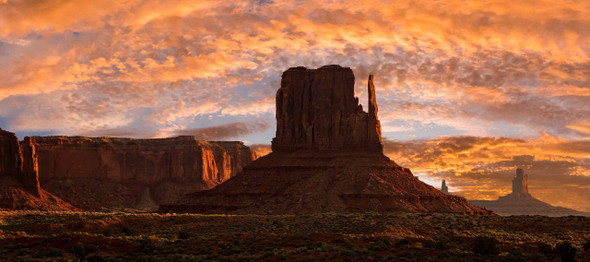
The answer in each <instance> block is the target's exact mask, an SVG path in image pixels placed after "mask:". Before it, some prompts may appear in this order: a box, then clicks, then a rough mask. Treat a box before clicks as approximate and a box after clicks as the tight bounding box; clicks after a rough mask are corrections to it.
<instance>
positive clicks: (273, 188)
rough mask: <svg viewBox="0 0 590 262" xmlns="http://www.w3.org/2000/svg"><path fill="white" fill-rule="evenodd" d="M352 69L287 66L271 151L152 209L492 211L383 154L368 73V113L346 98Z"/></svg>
mask: <svg viewBox="0 0 590 262" xmlns="http://www.w3.org/2000/svg"><path fill="white" fill-rule="evenodd" d="M354 83H355V78H354V74H353V72H352V70H351V69H350V68H346V67H340V66H338V65H329V66H323V67H321V68H319V69H307V68H305V67H296V68H290V69H288V70H287V71H285V72H284V73H283V75H282V81H281V88H280V89H279V90H278V91H277V94H276V120H277V130H276V137H275V138H274V139H273V140H272V153H270V154H268V155H266V156H264V157H261V158H259V159H257V160H256V161H254V162H252V163H250V164H249V165H247V166H246V167H244V169H243V170H242V172H241V173H239V174H237V175H236V176H235V177H232V178H231V179H229V180H227V181H226V182H224V183H222V184H220V185H218V186H217V187H215V188H213V189H210V190H205V191H199V192H195V193H190V194H187V195H185V196H184V197H183V198H182V199H181V200H180V201H178V202H177V203H175V204H172V205H161V206H160V209H159V211H160V212H194V213H234V214H308V213H321V212H367V211H376V212H396V211H404V212H444V213H464V214H492V212H491V211H488V210H486V209H484V208H481V207H477V206H474V205H472V204H470V203H468V202H467V201H466V200H465V199H464V198H462V197H457V196H450V195H445V194H443V193H442V192H440V191H439V190H437V189H435V188H434V187H432V186H429V185H427V184H425V183H423V182H421V181H419V180H418V179H417V178H416V177H414V175H413V174H412V172H411V171H410V170H409V169H408V168H404V167H401V166H399V165H397V164H396V163H395V162H393V161H391V160H390V159H389V158H387V157H386V156H385V155H384V154H383V146H382V143H381V126H380V123H379V120H378V118H377V111H378V107H377V102H376V97H375V87H374V85H373V76H370V77H369V83H368V91H369V112H368V113H367V112H364V111H363V109H362V106H361V105H359V100H358V98H356V97H355V96H354Z"/></svg>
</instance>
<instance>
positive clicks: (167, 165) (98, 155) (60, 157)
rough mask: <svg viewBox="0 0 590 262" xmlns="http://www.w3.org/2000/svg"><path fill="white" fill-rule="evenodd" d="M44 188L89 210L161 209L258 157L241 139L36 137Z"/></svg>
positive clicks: (212, 184)
mask: <svg viewBox="0 0 590 262" xmlns="http://www.w3.org/2000/svg"><path fill="white" fill-rule="evenodd" d="M33 142H34V143H35V148H36V150H37V154H38V155H39V179H40V182H41V185H42V186H43V188H45V189H46V190H48V191H49V192H52V193H54V194H56V195H58V196H60V197H61V198H63V199H65V200H66V201H68V202H70V203H72V204H73V205H75V206H77V207H80V208H82V209H86V210H103V209H127V208H129V209H143V210H150V209H155V208H157V206H158V205H159V204H162V203H173V202H174V201H176V200H178V198H180V197H181V196H182V195H184V194H186V193H188V192H193V191H195V190H204V189H209V188H212V187H214V186H216V185H218V184H220V183H222V182H223V181H225V180H227V179H229V178H230V177H231V176H233V175H235V174H236V173H237V172H239V171H240V170H241V169H242V167H243V166H245V165H247V164H248V163H250V162H251V161H252V160H253V159H254V157H255V156H254V155H253V154H252V152H250V150H249V148H248V147H246V146H244V144H243V143H241V142H207V141H199V140H196V139H195V138H194V137H189V136H184V137H176V138H165V139H129V138H108V137H102V138H89V137H63V136H54V137H34V138H33Z"/></svg>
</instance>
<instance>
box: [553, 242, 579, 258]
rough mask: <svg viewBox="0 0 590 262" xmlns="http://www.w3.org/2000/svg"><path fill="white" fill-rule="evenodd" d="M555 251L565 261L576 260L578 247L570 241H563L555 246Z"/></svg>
mask: <svg viewBox="0 0 590 262" xmlns="http://www.w3.org/2000/svg"><path fill="white" fill-rule="evenodd" d="M555 253H557V254H558V255H559V257H560V258H561V261H563V262H570V261H575V257H576V248H575V247H573V246H572V243H570V242H569V241H563V242H561V243H559V245H557V246H556V247H555Z"/></svg>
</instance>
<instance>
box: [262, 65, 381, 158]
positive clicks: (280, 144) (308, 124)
mask: <svg viewBox="0 0 590 262" xmlns="http://www.w3.org/2000/svg"><path fill="white" fill-rule="evenodd" d="M368 91H369V113H366V112H364V111H363V109H362V106H361V105H359V100H358V98H356V97H355V96H354V75H353V73H352V70H351V69H350V68H343V67H340V66H336V65H331V66H324V67H321V68H319V69H306V68H304V67H296V68H290V69H289V70H287V71H285V72H284V73H283V77H282V81H281V88H280V89H279V90H278V91H277V95H276V118H277V131H276V137H275V138H274V139H273V141H272V149H273V152H293V151H296V150H301V149H308V150H344V149H350V150H363V151H370V152H382V151H383V147H382V145H381V126H380V123H379V120H378V119H377V101H376V97H375V87H374V85H373V76H371V77H370V78H369V84H368Z"/></svg>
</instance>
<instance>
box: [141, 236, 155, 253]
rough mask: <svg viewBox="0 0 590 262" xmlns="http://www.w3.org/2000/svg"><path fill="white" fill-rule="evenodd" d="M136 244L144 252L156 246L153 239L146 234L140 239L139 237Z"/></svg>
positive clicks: (150, 250)
mask: <svg viewBox="0 0 590 262" xmlns="http://www.w3.org/2000/svg"><path fill="white" fill-rule="evenodd" d="M138 245H139V249H141V250H142V251H143V252H145V253H149V252H152V251H154V249H155V248H156V247H155V245H154V241H153V240H152V239H151V238H149V237H147V236H143V237H142V238H141V239H139V240H138Z"/></svg>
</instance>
